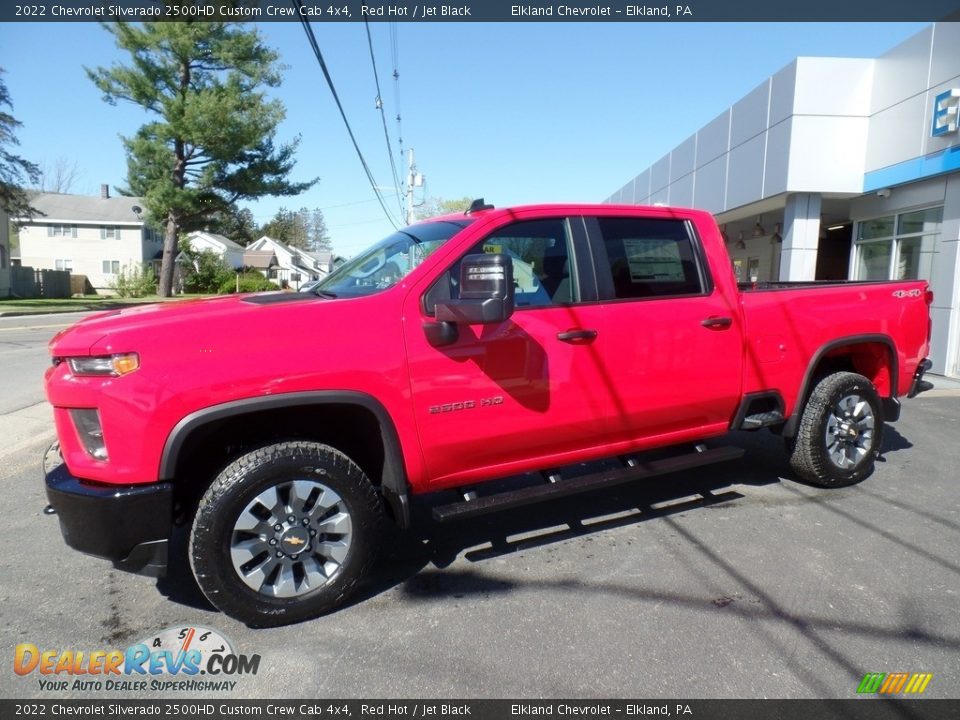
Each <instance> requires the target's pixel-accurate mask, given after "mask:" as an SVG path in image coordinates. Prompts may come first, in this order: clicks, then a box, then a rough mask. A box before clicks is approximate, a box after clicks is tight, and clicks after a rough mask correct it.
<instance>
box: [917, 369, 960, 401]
mask: <svg viewBox="0 0 960 720" xmlns="http://www.w3.org/2000/svg"><path fill="white" fill-rule="evenodd" d="M923 379H924V380H929V381H930V382H932V383H933V390H928V391H927V392H925V393H923V394H922V395H920V397H928V396H929V397H952V396H954V395H957V396H960V379H958V378H948V377H944V376H943V375H933V374H932V373H927V374H926V375H924V376H923Z"/></svg>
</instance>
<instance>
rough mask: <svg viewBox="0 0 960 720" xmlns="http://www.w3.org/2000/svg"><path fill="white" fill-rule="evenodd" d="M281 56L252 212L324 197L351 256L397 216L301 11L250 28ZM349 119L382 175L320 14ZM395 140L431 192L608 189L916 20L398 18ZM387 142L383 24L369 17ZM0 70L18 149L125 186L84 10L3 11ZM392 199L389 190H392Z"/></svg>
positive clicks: (92, 181)
mask: <svg viewBox="0 0 960 720" xmlns="http://www.w3.org/2000/svg"><path fill="white" fill-rule="evenodd" d="M257 27H258V28H259V30H260V32H261V33H262V35H263V37H264V39H265V41H266V43H267V44H268V45H270V46H271V47H273V48H275V49H276V50H278V51H279V52H280V55H281V58H282V61H283V63H284V64H285V65H287V69H286V70H285V72H284V82H283V85H282V86H281V87H280V88H278V89H277V90H276V91H275V95H276V96H277V97H279V98H280V99H281V100H282V101H283V102H284V103H285V105H286V107H287V118H286V120H285V121H284V123H283V124H282V125H281V127H280V131H279V133H278V138H279V139H281V140H289V139H291V138H293V137H294V136H296V135H297V134H299V135H300V136H301V138H302V140H301V146H300V151H299V153H298V164H297V168H296V171H295V174H294V177H295V179H306V178H310V177H315V176H319V177H320V182H319V183H318V184H317V185H316V186H314V187H313V188H312V189H311V190H310V191H308V192H307V193H304V194H303V195H301V196H299V197H295V198H267V199H263V200H261V201H259V202H257V203H256V204H253V205H250V207H251V209H252V210H253V212H254V215H255V216H256V218H257V221H258V222H264V221H266V220H267V219H269V218H270V217H271V216H272V215H273V213H274V212H275V211H276V210H277V208H279V207H280V206H286V207H291V208H299V207H301V206H306V207H309V208H313V207H320V208H324V214H325V216H326V218H327V224H328V226H329V228H330V232H331V236H332V239H333V243H334V249H335V250H336V251H337V252H339V253H342V254H344V255H353V254H355V253H356V252H358V251H360V250H361V249H363V247H365V246H366V245H368V244H370V243H371V242H373V241H374V240H376V239H378V238H380V237H382V236H383V235H385V234H387V233H388V232H389V231H390V230H391V229H392V227H391V226H390V224H389V223H388V222H387V220H386V219H385V218H384V216H383V212H382V211H381V209H380V207H379V205H378V204H377V202H376V201H375V200H374V199H373V193H372V191H371V190H370V187H369V184H368V183H367V180H366V177H365V176H364V174H363V172H362V169H361V167H360V163H359V161H358V160H357V158H356V155H355V154H354V151H353V148H352V146H351V145H350V142H349V139H348V137H347V134H346V131H345V129H344V127H343V124H342V121H341V120H340V117H339V115H338V113H337V111H336V107H335V105H334V103H333V99H332V97H331V95H330V92H329V90H328V89H327V87H326V85H325V83H324V81H323V77H322V74H321V72H320V69H319V67H318V65H317V63H316V61H315V60H314V57H313V54H312V52H311V50H310V48H309V45H308V44H307V40H306V37H305V35H304V33H303V29H302V28H301V27H300V25H299V23H294V22H288V23H262V24H259V25H258V26H257ZM313 27H314V32H315V34H316V36H317V40H318V42H319V43H320V47H321V49H322V51H323V53H324V56H325V58H326V61H327V65H328V66H329V68H330V72H331V74H332V77H333V80H334V83H335V84H336V86H337V90H338V93H339V94H340V97H341V100H342V101H343V103H344V106H345V109H346V112H347V116H348V118H349V119H350V121H351V124H352V125H353V128H354V131H355V133H356V135H357V138H358V141H359V144H360V147H361V149H362V150H363V152H364V154H365V156H366V157H367V160H368V162H369V163H370V165H371V168H372V169H373V174H374V176H375V178H376V179H377V181H378V183H379V184H381V185H383V186H387V185H391V184H392V181H391V178H390V169H389V160H388V157H387V151H386V146H385V143H384V139H383V129H382V125H381V123H380V116H379V113H378V112H377V111H376V109H375V105H374V99H375V97H376V90H375V87H374V80H373V71H372V69H371V65H370V58H369V50H368V48H367V41H366V33H365V31H364V26H363V24H362V23H335V24H323V23H315V24H314V25H313ZM395 27H396V30H397V38H398V50H399V64H398V70H399V73H400V98H399V99H400V111H401V114H402V118H403V135H404V137H403V140H404V146H405V147H407V148H409V147H413V148H415V150H416V158H417V165H418V166H419V169H420V171H421V172H422V173H423V174H424V175H425V176H426V178H427V194H428V195H430V196H438V197H444V198H456V197H462V196H465V195H466V196H471V197H479V196H483V197H485V198H486V199H487V200H488V201H489V202H493V203H495V204H496V205H498V206H503V205H512V204H520V203H531V202H562V201H589V202H595V201H601V200H603V199H604V198H606V197H607V196H609V195H610V194H611V193H612V192H614V191H615V190H617V189H618V188H619V187H620V186H621V185H623V183H625V182H626V181H627V180H629V179H630V178H631V177H633V176H634V175H636V174H637V173H638V172H639V171H641V170H643V169H644V168H646V167H647V166H648V165H650V164H651V163H653V162H654V161H656V160H657V159H659V158H660V157H661V156H662V155H663V154H664V153H665V152H667V151H668V150H670V149H671V148H672V147H674V146H675V145H677V144H678V143H679V142H681V141H683V140H684V139H686V138H687V137H689V136H690V135H691V134H692V133H693V132H694V131H696V130H697V129H698V128H700V127H701V126H703V125H704V124H706V123H707V122H709V121H710V120H711V119H713V118H714V117H715V116H716V115H718V114H719V113H720V112H721V111H722V110H724V109H725V108H726V107H728V106H729V105H730V104H731V103H733V102H734V101H736V100H738V99H739V98H740V97H742V96H743V95H745V94H746V93H747V92H749V91H750V90H752V89H753V88H754V87H756V86H757V85H758V84H759V83H760V82H761V81H763V80H764V79H765V78H766V77H768V76H769V75H771V74H773V73H774V72H776V71H777V70H779V69H780V68H781V67H783V66H784V65H786V64H787V63H789V62H790V61H791V60H792V59H793V58H794V57H796V56H798V55H820V56H843V57H876V56H877V55H879V54H881V53H883V52H884V51H885V50H887V49H889V48H890V47H892V46H894V45H896V44H897V43H899V42H900V41H901V40H903V39H905V38H907V37H909V36H910V35H912V34H913V33H915V32H917V31H918V30H920V29H921V28H922V27H924V24H923V23H858V24H820V23H797V24H736V23H717V24H681V23H649V24H641V23H613V22H612V23H583V24H575V23H463V24H459V23H401V24H398V25H396V26H395ZM371 28H372V32H373V40H374V48H375V52H376V55H377V64H378V69H379V71H380V76H381V77H380V84H381V88H382V90H383V100H384V103H385V107H386V111H387V114H388V118H389V119H390V122H389V125H388V127H389V129H390V132H391V136H392V140H393V142H394V150H395V151H396V150H397V134H396V123H395V122H394V120H393V118H394V116H395V115H396V110H397V106H396V104H395V98H394V89H393V80H392V78H391V74H392V71H393V64H392V59H391V52H390V43H389V26H388V25H387V24H385V23H374V24H372V25H371ZM0 48H2V51H0V66H3V67H4V68H5V69H6V70H7V73H6V75H5V76H4V79H5V81H6V83H7V87H8V89H9V91H10V93H11V96H12V99H13V102H14V115H15V117H17V119H19V120H20V121H21V122H23V124H24V126H23V127H22V128H21V129H20V133H19V138H20V141H21V148H20V150H21V153H22V154H23V155H24V156H26V157H27V158H29V159H32V160H34V161H35V162H43V161H46V162H48V163H49V162H52V161H54V160H56V159H57V158H60V157H64V158H67V159H69V160H70V161H76V162H77V164H78V166H79V168H80V170H81V177H80V179H79V181H78V182H77V184H76V185H75V187H74V190H73V191H74V192H79V193H89V194H96V193H97V192H98V191H99V185H100V183H109V184H110V185H111V186H117V185H123V184H124V177H125V173H126V160H125V156H124V151H123V147H122V145H121V143H120V140H119V136H120V135H131V134H133V133H134V132H135V131H136V129H137V128H138V127H139V125H140V124H142V123H143V122H144V120H145V119H146V115H145V114H144V113H143V111H141V110H140V109H139V108H137V107H136V106H132V105H130V104H126V103H121V104H119V105H117V106H110V105H108V104H106V103H105V102H103V101H102V99H101V96H100V93H99V92H98V91H97V90H96V89H95V88H94V86H93V84H92V83H91V82H90V81H89V80H88V79H87V78H86V76H85V74H84V72H83V66H85V65H86V66H97V65H110V64H112V63H114V62H117V61H121V60H123V56H122V55H121V54H120V53H119V51H117V49H116V48H115V46H114V45H113V41H112V37H111V36H110V35H109V34H108V33H107V32H106V31H104V30H103V29H102V28H100V27H99V26H98V25H96V24H91V23H72V24H57V23H44V24H39V23H37V24H34V23H26V24H23V23H17V24H12V23H8V24H0ZM393 204H394V206H395V205H396V201H395V200H394V201H393Z"/></svg>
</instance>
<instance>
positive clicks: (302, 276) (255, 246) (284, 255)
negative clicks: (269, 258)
mask: <svg viewBox="0 0 960 720" xmlns="http://www.w3.org/2000/svg"><path fill="white" fill-rule="evenodd" d="M267 251H269V252H271V253H273V255H274V257H275V258H276V265H275V266H271V267H268V268H267V269H266V271H264V270H262V269H261V268H259V267H257V266H256V265H250V267H255V268H256V269H258V270H260V271H261V272H263V273H264V275H265V276H266V277H267V278H268V279H269V280H272V281H273V282H275V283H276V284H277V285H279V286H280V287H289V288H292V289H293V290H299V289H300V286H301V285H304V284H306V283H308V282H312V281H313V280H320V279H321V278H323V277H326V276H327V275H328V274H329V273H330V271H331V270H332V269H333V258H332V256H331V254H330V253H308V252H307V251H306V250H301V249H300V248H295V247H290V246H289V245H286V244H284V243H282V242H280V241H279V240H274V239H273V238H271V237H267V236H266V235H264V236H263V237H262V238H260V239H259V240H255V241H254V242H252V243H250V244H249V245H248V246H247V253H251V252H267ZM324 255H325V256H327V257H326V258H322V256H324Z"/></svg>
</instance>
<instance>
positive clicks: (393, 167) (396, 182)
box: [363, 17, 403, 216]
mask: <svg viewBox="0 0 960 720" xmlns="http://www.w3.org/2000/svg"><path fill="white" fill-rule="evenodd" d="M363 26H364V27H365V28H366V30H367V47H369V48H370V64H371V65H373V82H374V83H375V84H376V86H377V109H378V110H379V111H380V119H381V120H382V121H383V138H384V140H386V142H387V157H389V158H390V170H391V172H392V173H393V182H394V185H396V187H397V189H400V187H401V186H400V175H399V174H398V173H397V163H396V162H395V161H394V159H393V147H392V146H391V144H390V132H389V131H388V130H387V114H386V113H385V112H384V110H383V93H381V92H380V73H378V72H377V59H376V57H374V54H373V37H372V36H371V35H370V23H369V21H368V20H367V18H366V17H364V18H363ZM399 207H400V215H401V216H402V215H403V201H400V203H399Z"/></svg>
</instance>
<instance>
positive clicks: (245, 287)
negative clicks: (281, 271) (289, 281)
mask: <svg viewBox="0 0 960 720" xmlns="http://www.w3.org/2000/svg"><path fill="white" fill-rule="evenodd" d="M238 284H239V286H240V292H242V293H248V292H262V291H264V290H276V289H277V286H276V285H274V284H273V283H272V282H270V281H269V280H267V279H266V278H265V277H264V276H263V275H261V274H260V273H258V272H248V273H243V274H241V275H240V277H239V282H238V278H237V276H236V275H234V274H232V273H231V275H230V277H228V278H227V279H226V280H224V281H223V282H222V283H221V284H220V287H219V288H218V290H217V291H218V292H219V293H220V294H221V295H228V294H230V293H235V292H237V285H238Z"/></svg>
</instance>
